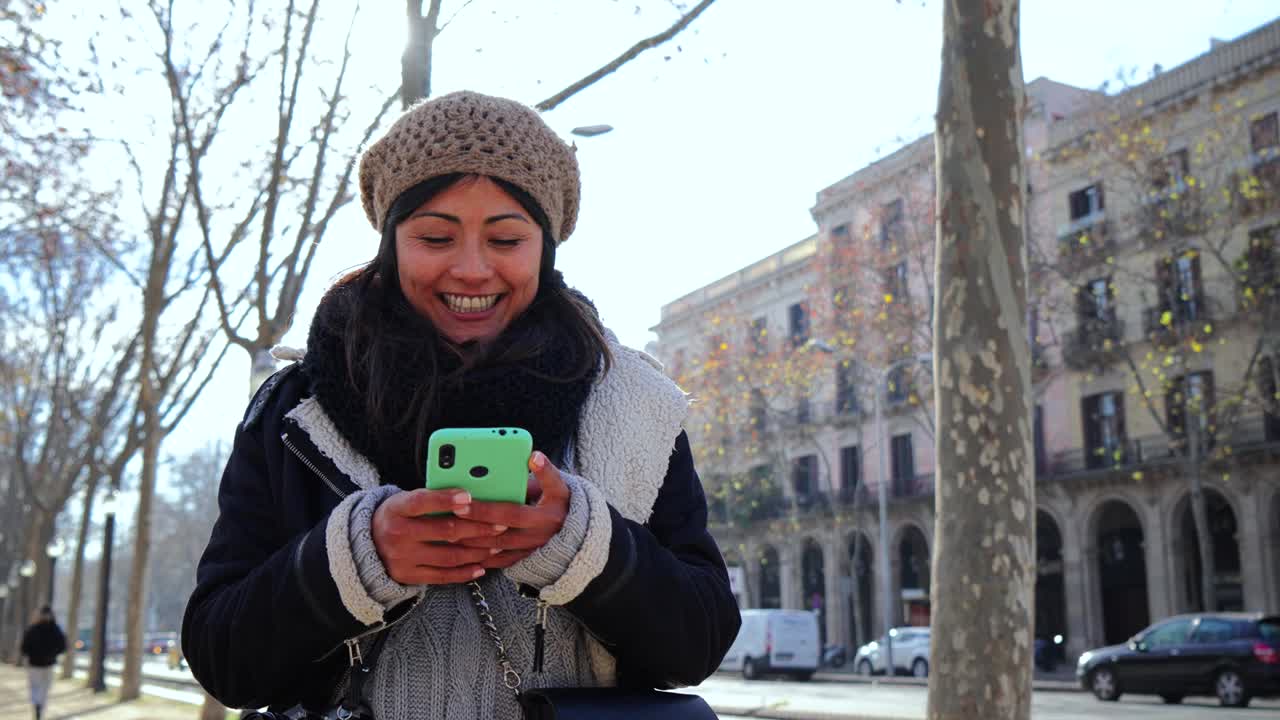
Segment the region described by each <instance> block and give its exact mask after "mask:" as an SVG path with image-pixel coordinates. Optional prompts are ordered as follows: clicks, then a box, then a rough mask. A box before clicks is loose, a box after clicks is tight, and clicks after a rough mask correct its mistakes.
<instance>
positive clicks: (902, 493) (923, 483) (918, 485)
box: [889, 473, 934, 500]
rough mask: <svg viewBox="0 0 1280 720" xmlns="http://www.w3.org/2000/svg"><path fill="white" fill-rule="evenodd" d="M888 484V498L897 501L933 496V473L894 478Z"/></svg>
mask: <svg viewBox="0 0 1280 720" xmlns="http://www.w3.org/2000/svg"><path fill="white" fill-rule="evenodd" d="M889 482H890V485H889V496H890V497H892V498H894V499H897V500H903V499H907V498H913V497H921V496H925V495H932V494H933V482H934V477H933V473H924V474H917V475H913V476H910V477H895V478H891V479H890V481H889Z"/></svg>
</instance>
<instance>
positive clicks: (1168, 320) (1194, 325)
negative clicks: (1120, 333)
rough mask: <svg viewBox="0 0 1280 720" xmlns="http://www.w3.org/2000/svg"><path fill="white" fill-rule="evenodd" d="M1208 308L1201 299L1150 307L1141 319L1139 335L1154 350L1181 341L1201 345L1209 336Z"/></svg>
mask: <svg viewBox="0 0 1280 720" xmlns="http://www.w3.org/2000/svg"><path fill="white" fill-rule="evenodd" d="M1210 319H1211V318H1210V313H1209V306H1208V304H1207V303H1206V302H1205V301H1204V300H1203V299H1198V300H1187V301H1181V302H1178V303H1177V304H1175V305H1172V306H1168V305H1157V306H1154V307H1149V308H1147V309H1146V311H1145V312H1144V313H1143V316H1142V334H1143V335H1144V336H1146V338H1147V339H1148V340H1150V341H1151V342H1152V343H1154V344H1155V345H1156V346H1157V347H1162V348H1165V347H1172V346H1174V345H1176V344H1178V342H1179V341H1181V340H1184V339H1194V340H1196V341H1199V342H1203V341H1204V340H1205V339H1206V338H1208V336H1209V330H1208V329H1206V327H1207V326H1208V324H1209V321H1210Z"/></svg>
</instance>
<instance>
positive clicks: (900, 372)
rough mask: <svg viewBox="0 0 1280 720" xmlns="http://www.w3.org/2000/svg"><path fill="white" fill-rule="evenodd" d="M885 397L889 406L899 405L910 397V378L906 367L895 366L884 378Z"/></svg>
mask: <svg viewBox="0 0 1280 720" xmlns="http://www.w3.org/2000/svg"><path fill="white" fill-rule="evenodd" d="M884 391H885V396H886V398H887V401H888V403H889V404H890V405H901V404H903V403H905V402H906V401H907V398H908V397H910V396H911V378H910V376H909V375H908V370H907V366H906V365H895V366H893V368H892V369H890V370H889V373H888V374H887V375H886V376H885V389H884Z"/></svg>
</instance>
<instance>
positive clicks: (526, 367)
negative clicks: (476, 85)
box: [182, 92, 741, 720]
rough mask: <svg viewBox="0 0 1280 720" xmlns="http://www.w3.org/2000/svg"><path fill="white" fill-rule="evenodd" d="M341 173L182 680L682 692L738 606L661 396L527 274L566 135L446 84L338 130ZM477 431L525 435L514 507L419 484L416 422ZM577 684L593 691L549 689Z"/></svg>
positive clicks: (225, 486) (402, 716)
mask: <svg viewBox="0 0 1280 720" xmlns="http://www.w3.org/2000/svg"><path fill="white" fill-rule="evenodd" d="M360 192H361V198H362V200H363V204H364V210H365V213H366V215H367V216H368V218H369V221H370V223H371V224H372V225H373V227H374V229H375V230H376V232H377V233H378V234H379V235H380V237H381V244H380V245H379V247H378V249H377V253H376V255H375V256H374V258H373V260H371V261H370V262H369V263H368V264H367V265H365V266H364V267H362V268H360V269H358V270H356V271H354V272H352V273H351V274H349V275H347V276H346V277H344V278H341V279H340V280H338V281H337V283H336V284H335V285H334V287H332V288H330V289H329V291H328V292H327V293H326V294H325V295H324V297H323V298H322V299H321V300H320V305H319V308H318V309H317V311H316V314H315V318H314V320H313V321H312V324H311V328H310V334H309V336H308V339H307V348H306V351H305V354H303V353H289V354H290V355H291V356H292V358H293V359H295V360H297V361H298V362H296V363H295V364H294V365H291V366H289V367H287V368H285V369H284V370H281V371H280V372H278V373H276V374H275V375H274V376H273V377H272V378H271V379H269V380H268V381H267V382H266V383H264V385H263V387H262V388H261V389H260V390H259V391H258V393H257V396H256V397H255V398H254V399H253V401H252V402H251V403H250V405H249V409H248V411H247V412H246V414H245V416H244V418H243V420H241V422H240V424H239V427H238V429H237V431H236V438H235V445H234V448H233V450H232V455H231V458H230V460H229V461H228V465H227V468H226V471H225V472H224V474H223V477H222V485H221V489H220V491H219V516H218V520H217V523H216V524H215V526H214V530H213V534H212V537H211V539H210V541H209V546H208V548H207V549H206V550H205V553H204V556H203V557H202V558H201V561H200V566H199V570H198V572H197V586H196V589H195V592H194V593H193V595H192V597H191V599H190V601H189V603H188V606H187V612H186V617H185V620H184V622H183V632H182V642H183V650H184V653H185V655H186V658H187V661H188V663H189V664H190V666H191V670H192V673H193V674H194V675H195V676H196V678H197V679H198V680H199V681H200V683H201V684H202V685H203V686H204V687H205V688H206V689H207V690H208V691H209V692H210V693H211V694H213V696H214V697H216V698H218V699H220V700H222V701H223V702H224V703H225V704H227V705H229V706H233V707H246V706H247V707H262V706H270V708H271V709H272V710H279V711H284V710H288V709H290V707H291V706H294V705H296V704H301V705H303V706H305V707H308V708H313V709H316V710H317V711H319V710H323V709H324V708H325V707H326V706H331V705H332V703H334V702H335V701H336V700H337V699H338V697H344V698H347V699H348V700H349V702H350V704H351V706H352V707H347V708H345V709H343V712H346V713H348V715H350V714H351V713H353V712H355V711H357V710H358V711H359V712H356V716H357V717H367V716H369V715H370V714H371V715H372V717H377V718H379V720H494V719H497V720H517V719H518V718H520V717H521V711H522V708H523V709H524V711H525V712H531V708H532V707H533V702H534V699H533V696H532V695H530V694H529V693H530V692H531V691H538V693H539V694H537V697H538V698H541V699H542V700H543V701H548V702H550V703H551V704H552V705H554V706H555V707H556V709H557V714H556V715H555V716H556V717H563V716H564V715H563V714H558V713H559V710H560V709H561V706H560V705H559V704H558V703H562V702H567V701H571V700H573V699H574V698H577V699H578V700H579V701H580V702H583V703H590V702H594V703H595V705H594V707H596V708H597V709H598V708H599V707H600V705H601V704H611V705H615V706H616V707H617V709H619V710H622V711H624V715H616V716H618V717H623V716H627V715H625V711H627V710H628V709H640V708H639V707H638V706H639V705H640V704H641V703H646V704H647V705H648V706H651V707H661V708H672V707H675V706H676V705H678V704H693V701H696V702H697V703H702V701H701V700H700V699H697V698H696V697H694V696H689V695H685V694H667V695H659V694H657V693H654V692H653V691H652V689H654V688H670V687H674V686H682V685H696V684H698V683H700V682H702V680H703V679H705V678H706V677H708V676H709V675H710V674H711V673H712V672H714V671H715V669H716V667H717V666H718V665H719V664H720V661H721V659H722V658H723V657H724V654H725V652H726V651H727V650H728V648H729V646H730V644H731V643H732V642H733V640H734V637H735V636H736V634H737V631H738V626H739V624H740V622H741V619H740V617H739V614H738V607H737V604H736V602H735V600H734V597H733V594H732V592H731V589H730V586H729V578H728V572H727V570H726V568H725V563H724V560H723V558H722V557H721V554H720V550H719V548H718V547H717V546H716V542H715V540H714V539H712V537H711V534H710V533H709V532H708V531H707V503H706V498H705V496H704V494H703V490H702V485H701V483H700V481H699V479H698V475H697V473H696V472H695V470H694V465H693V451H692V449H691V448H690V445H689V439H688V437H687V436H686V434H685V432H684V429H683V424H684V421H685V419H686V416H687V414H688V408H689V400H688V398H687V397H686V395H685V393H684V392H683V391H681V390H680V388H679V387H677V386H676V384H675V383H673V382H672V381H671V380H670V379H668V378H667V377H666V376H665V375H663V373H662V371H661V366H660V365H659V364H658V363H657V361H655V360H653V359H652V358H650V357H648V356H647V355H645V354H643V353H641V352H639V351H636V350H633V349H631V348H628V347H625V346H623V345H622V344H620V343H619V342H618V341H617V338H616V337H615V336H614V335H613V333H611V332H609V331H608V330H607V329H606V328H605V327H604V324H603V323H602V322H601V320H600V317H599V316H598V314H597V312H596V309H595V307H594V306H593V305H592V303H591V302H590V301H589V300H588V299H587V298H586V297H585V296H583V295H582V294H580V293H579V292H577V291H576V290H573V289H571V288H570V287H568V286H567V285H566V284H565V279H564V278H563V276H562V275H561V273H560V271H558V270H556V269H555V258H556V252H557V249H558V247H559V246H560V245H561V244H562V243H564V242H565V240H566V239H567V238H568V237H569V234H570V233H571V232H572V231H573V227H574V224H575V222H576V220H577V215H578V203H579V175H578V163H577V160H576V158H575V155H574V150H573V148H571V147H570V146H569V145H567V144H566V143H565V142H564V141H563V140H561V139H560V138H559V137H557V136H556V135H555V133H554V132H552V130H551V129H550V128H549V127H547V125H546V123H545V122H544V121H543V120H542V118H541V117H540V116H539V115H538V114H537V113H536V112H535V111H534V110H532V109H530V108H528V107H525V106H523V105H521V104H519V103H516V102H513V101H511V100H505V99H502V98H495V97H489V96H485V95H480V94H477V93H472V92H459V93H453V94H450V95H445V96H442V97H439V98H436V99H433V100H430V101H427V102H425V103H422V104H420V105H418V106H416V107H414V108H412V109H410V110H409V111H408V112H406V113H405V115H404V116H402V117H401V118H400V119H399V120H398V121H397V122H396V123H395V124H394V125H393V126H392V127H391V128H390V130H388V132H387V133H386V135H385V136H384V137H383V138H381V139H380V140H378V141H377V142H375V143H373V144H372V145H371V146H370V147H369V148H368V150H367V151H365V153H364V156H363V158H362V159H361V162H360ZM638 211H639V210H638ZM619 220H621V219H619ZM600 239H601V240H603V238H600ZM672 262H677V260H676V259H674V258H673V259H672ZM652 280H653V282H655V283H661V282H663V280H664V279H663V278H661V277H655V278H652ZM277 357H283V356H282V355H277ZM499 427H501V428H507V427H516V428H520V429H522V431H527V432H528V434H529V435H531V436H532V438H533V448H534V452H533V453H532V456H531V457H530V458H529V461H528V470H529V471H530V473H529V482H528V489H527V492H528V495H527V502H526V503H524V504H519V503H516V502H481V501H479V500H474V501H473V498H472V497H471V496H470V495H469V494H468V493H465V492H459V491H456V490H427V489H425V488H424V476H425V467H426V449H427V440H428V436H429V435H430V434H431V433H432V432H433V431H435V430H438V429H443V428H499ZM495 432H497V431H496V430H495ZM504 432H505V431H504ZM475 469H476V468H472V470H473V471H474V470H475ZM480 469H484V468H480ZM476 477H479V476H476ZM344 646H345V647H344ZM370 666H372V667H370ZM582 688H590V689H595V688H613V689H612V690H604V691H596V690H591V691H589V692H580V693H576V694H575V693H574V692H568V693H564V692H562V693H558V694H557V693H554V691H558V690H568V691H577V690H579V689H582ZM517 690H518V691H520V693H521V694H520V695H517V692H516V691H517ZM623 692H625V693H630V694H629V695H627V696H625V697H624V696H623V695H622V694H621V693H623ZM601 693H603V695H602V694H601ZM570 696H572V697H570ZM584 698H585V699H584ZM590 698H595V700H594V701H593V700H591V699H590ZM702 708H703V711H702V713H701V714H699V715H687V714H686V715H681V714H678V713H673V712H671V711H669V710H666V709H659V710H653V711H652V712H653V713H654V714H646V715H643V717H652V716H655V714H660V715H661V716H662V717H667V718H679V717H706V716H708V715H709V714H710V709H709V708H706V707H705V703H703V704H702ZM587 713H588V715H587V716H590V717H594V716H595V714H594V713H593V712H592V711H590V710H588V711H587ZM531 716H532V715H531ZM571 716H572V717H578V716H577V715H571ZM612 716H615V715H611V717H612ZM637 716H639V715H637Z"/></svg>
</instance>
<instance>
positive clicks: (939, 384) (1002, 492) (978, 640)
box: [928, 0, 1035, 720]
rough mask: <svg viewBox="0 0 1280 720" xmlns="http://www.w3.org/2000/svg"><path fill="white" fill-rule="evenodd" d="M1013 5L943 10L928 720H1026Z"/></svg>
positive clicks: (999, 0)
mask: <svg viewBox="0 0 1280 720" xmlns="http://www.w3.org/2000/svg"><path fill="white" fill-rule="evenodd" d="M1018 18H1019V14H1018V2H1017V0H982V1H979V0H948V2H947V3H946V9H945V11H944V21H943V22H944V24H943V51H942V74H941V87H940V89H939V93H938V115H937V135H936V142H937V156H938V161H937V169H938V208H939V213H938V251H937V273H938V277H937V287H938V296H937V298H938V299H937V306H936V311H937V312H936V315H935V317H936V322H937V323H938V324H937V327H936V328H935V331H934V338H935V341H934V342H935V352H936V357H937V363H936V367H937V370H936V372H937V379H936V382H935V388H936V392H937V408H938V432H937V436H936V437H937V457H938V474H937V495H936V502H937V526H936V532H935V537H936V538H937V541H936V546H935V550H934V561H933V583H932V588H933V590H932V597H933V620H932V622H933V644H932V658H931V660H932V662H931V675H930V681H929V706H928V715H929V718H931V719H933V718H947V719H948V720H965V719H969V718H973V719H975V720H976V719H979V718H981V720H997V719H1000V720H1005V719H1008V720H1012V719H1015V718H1016V719H1023V718H1028V717H1030V713H1031V668H1032V643H1031V636H1032V627H1031V625H1032V619H1033V607H1034V602H1033V593H1034V588H1035V566H1034V561H1035V548H1034V542H1035V541H1034V538H1035V532H1034V522H1035V485H1034V472H1033V467H1034V463H1033V462H1032V458H1033V455H1032V445H1031V398H1032V394H1031V349H1030V346H1029V344H1028V342H1027V323H1026V319H1025V318H1026V307H1027V295H1026V294H1027V288H1026V243H1025V240H1026V233H1027V228H1026V225H1025V218H1026V213H1025V211H1024V196H1023V168H1022V128H1021V113H1022V107H1023V87H1022V64H1021V60H1020V56H1019V44H1018Z"/></svg>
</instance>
